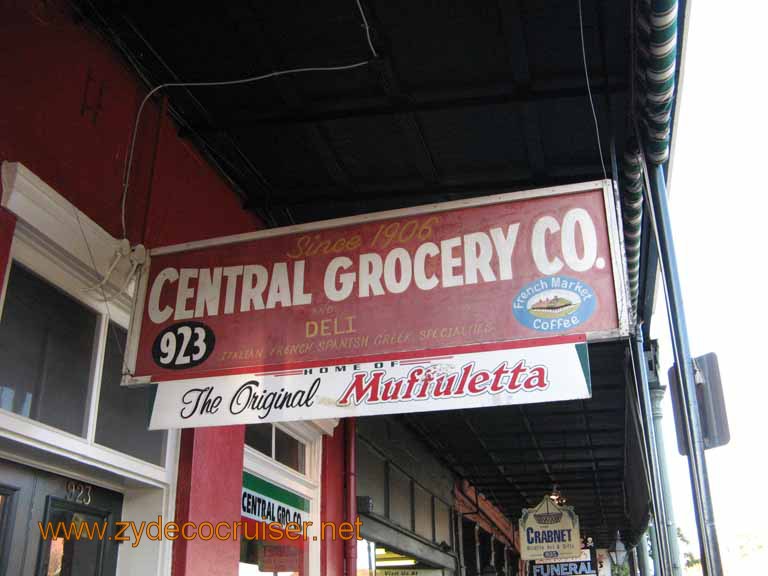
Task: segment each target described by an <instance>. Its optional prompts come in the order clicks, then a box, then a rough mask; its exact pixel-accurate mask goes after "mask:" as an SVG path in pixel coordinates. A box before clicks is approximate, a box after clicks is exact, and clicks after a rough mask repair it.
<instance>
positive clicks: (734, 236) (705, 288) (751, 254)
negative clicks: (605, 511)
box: [651, 0, 768, 574]
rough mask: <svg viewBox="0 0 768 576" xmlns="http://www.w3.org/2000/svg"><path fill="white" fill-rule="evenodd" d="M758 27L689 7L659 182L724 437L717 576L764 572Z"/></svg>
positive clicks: (681, 503) (725, 13) (678, 496)
mask: <svg viewBox="0 0 768 576" xmlns="http://www.w3.org/2000/svg"><path fill="white" fill-rule="evenodd" d="M766 22H768V6H767V5H766V3H763V2H754V1H744V0H738V1H735V2H731V3H728V5H727V9H726V7H725V5H723V4H722V3H718V2H692V6H691V12H690V22H689V24H688V41H687V47H686V50H685V59H684V67H683V80H682V90H681V92H680V93H679V96H678V106H679V113H678V117H677V120H676V131H677V132H676V142H675V145H674V150H673V160H672V166H671V170H670V175H669V176H670V184H669V194H670V211H671V218H672V226H673V233H674V238H675V244H676V250H677V256H678V264H679V274H680V278H681V284H682V290H683V298H684V307H685V312H686V317H687V323H688V335H689V340H690V345H691V353H692V354H693V356H700V355H702V354H705V353H708V352H716V353H717V355H718V359H719V364H720V374H721V378H722V382H723V388H724V394H725V402H726V407H727V411H728V419H729V425H730V432H731V441H730V443H729V444H728V445H726V446H723V447H720V448H715V449H712V450H708V451H707V452H706V455H707V465H708V470H709V475H710V485H711V490H712V497H713V503H714V513H715V522H716V527H717V531H718V537H719V540H720V548H721V553H722V555H723V563H724V573H725V574H736V573H745V574H746V573H750V574H765V573H766V572H767V571H768V568H766V566H768V525H766V517H767V516H768V499H766V497H765V496H764V495H763V494H762V492H763V488H762V485H763V484H764V483H765V479H766V472H768V464H766V457H768V450H766V446H765V442H766V437H768V430H766V424H768V370H766V367H765V365H764V364H763V362H764V361H766V360H768V347H767V346H766V342H765V341H764V340H763V334H764V333H765V327H766V326H768V313H766V309H768V307H766V305H765V303H764V301H765V300H766V297H765V292H764V290H765V289H766V287H768V275H766V272H765V268H763V262H764V261H765V259H766V256H768V241H767V239H766V234H768V183H767V180H766V177H765V175H764V174H763V169H765V168H766V167H767V166H768V158H766V156H767V152H768V147H767V146H766V138H767V137H768V113H767V112H766V106H767V105H768V99H767V98H766V87H767V86H768V81H766V77H768V74H766V73H765V72H764V71H765V70H766V69H767V68H768V67H766V64H765V62H764V61H765V59H766V57H767V56H768V41H767V40H766V37H767V36H768V30H767V29H766V27H765V23H766ZM656 302H657V309H656V311H655V315H654V319H653V322H652V327H651V328H652V332H651V333H652V336H654V337H656V338H658V339H659V342H660V345H661V346H662V350H661V367H660V370H661V372H662V373H663V374H662V377H663V378H664V379H666V372H667V369H668V368H669V367H670V366H671V365H672V355H671V348H670V347H669V343H668V338H669V337H668V334H669V331H668V324H667V321H666V311H665V308H664V294H663V292H662V291H659V293H658V294H657V299H656ZM665 402H666V405H665V422H664V423H665V441H666V444H667V461H668V464H669V467H670V477H671V483H672V492H673V495H674V506H675V516H676V520H677V523H678V525H679V526H680V527H681V529H682V530H683V533H684V534H685V535H686V536H687V537H688V538H689V539H691V540H694V546H693V547H692V551H694V552H695V554H696V555H697V556H698V547H697V546H696V545H695V537H696V524H695V519H694V515H693V506H692V498H691V491H690V483H689V476H688V467H687V460H686V459H685V458H684V457H681V456H679V455H678V453H677V444H676V439H675V431H674V422H673V420H672V407H671V402H670V400H669V394H667V398H665ZM761 547H762V548H761Z"/></svg>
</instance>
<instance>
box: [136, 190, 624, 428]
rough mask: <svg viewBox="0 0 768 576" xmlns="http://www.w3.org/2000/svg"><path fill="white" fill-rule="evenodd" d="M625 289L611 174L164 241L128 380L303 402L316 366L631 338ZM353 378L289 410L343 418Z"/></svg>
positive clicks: (150, 273)
mask: <svg viewBox="0 0 768 576" xmlns="http://www.w3.org/2000/svg"><path fill="white" fill-rule="evenodd" d="M625 294H626V288H625V283H624V279H623V265H622V254H621V244H620V239H619V234H618V228H617V223H616V210H615V205H614V198H613V191H612V187H611V184H610V182H609V181H599V182H591V183H586V184H580V185H570V186H563V187H558V188H548V189H542V190H533V191H528V192H516V193H513V194H505V195H499V196H493V197H488V198H479V199H472V200H464V201H460V202H451V203H443V204H435V205H430V206H426V207H420V208H415V209H408V210H399V211H394V212H385V213H380V214H373V215H366V216H360V217H354V218H346V219H340V220H333V221H326V222H320V223H314V224H311V225H304V226H296V227H289V228H283V229H274V230H265V231H261V232H256V233H253V234H245V235H241V236H235V237H227V238H218V239H213V240H208V241H202V242H195V243H190V244H185V245H180V246H171V247H165V248H158V249H154V250H152V251H150V254H149V258H148V262H147V264H145V265H144V266H143V269H142V274H141V279H140V282H139V287H138V290H137V298H136V305H135V307H134V313H133V316H132V321H131V329H130V335H129V341H128V351H127V355H126V363H125V367H126V370H125V372H126V373H127V376H126V377H125V378H124V383H125V384H128V385H133V384H143V383H149V382H158V383H163V382H168V381H176V382H175V383H174V386H173V387H172V388H174V389H175V390H180V389H181V387H194V388H196V389H206V388H208V387H211V394H212V397H213V396H216V395H218V396H220V397H221V402H228V401H230V400H231V398H232V397H231V394H233V393H234V392H233V391H230V390H229V389H228V388H226V386H230V384H229V382H232V381H233V380H231V379H229V377H231V376H237V377H238V378H237V379H236V380H237V382H239V384H238V386H239V385H241V384H242V383H243V382H245V381H250V380H253V379H254V377H255V376H256V375H259V378H258V381H259V386H260V388H259V391H260V392H264V391H265V390H266V391H267V393H268V392H271V391H274V392H275V393H278V394H279V393H280V389H281V388H282V389H283V391H284V392H285V393H287V392H288V391H289V390H298V389H303V390H304V391H305V395H304V400H303V401H302V402H301V403H300V402H299V400H298V399H296V400H295V402H294V405H293V407H294V408H297V409H298V408H302V409H303V408H308V407H309V406H307V405H306V404H308V402H309V400H307V398H308V397H309V396H310V395H311V384H312V382H314V380H310V382H309V384H307V383H306V382H305V380H307V379H308V377H310V376H311V374H309V373H307V374H305V373H304V370H308V369H309V370H315V372H314V373H313V374H317V370H320V369H326V370H334V371H335V370H337V369H338V367H339V366H355V365H368V364H371V363H374V365H375V363H376V362H393V361H394V362H397V361H399V360H403V359H413V358H434V357H435V356H437V355H439V354H442V353H443V352H442V351H445V350H449V351H451V355H454V354H458V353H461V349H462V348H467V349H471V348H472V347H473V346H479V345H489V344H493V345H506V343H510V342H514V343H519V342H522V341H525V342H529V344H528V346H536V345H541V344H542V343H543V342H544V341H545V340H546V339H548V338H552V337H559V336H563V335H573V334H584V335H586V338H587V340H590V341H594V340H599V339H602V338H615V337H618V336H621V335H625V334H626V333H627V331H628V309H627V305H626V298H625ZM495 367H496V365H494V366H483V368H484V369H489V370H493V369H494V368H495ZM393 369H394V367H393V366H390V367H389V368H388V371H391V370H393ZM430 373H431V372H430ZM286 375H292V376H294V377H296V378H294V379H293V380H289V379H286ZM241 376H246V378H245V380H243V378H240V377H241ZM278 377H279V380H276V379H275V378H278ZM299 377H301V378H299ZM386 377H387V378H389V377H392V378H396V379H397V378H399V377H400V376H398V375H397V374H392V375H391V376H390V375H389V374H388V375H387V376H386ZM192 380H197V384H195V385H194V386H192V385H191V384H189V382H191V381H192ZM178 382H182V383H183V384H181V385H179V386H177V385H176V384H177V383H178ZM225 382H226V383H227V384H226V386H225V384H224V383H225ZM326 382H328V383H327V384H326ZM347 384H348V382H345V381H340V382H339V383H338V384H333V385H331V384H330V379H329V378H324V379H323V384H322V385H321V386H320V389H318V391H317V393H316V394H315V395H314V396H312V398H313V399H315V400H316V402H315V404H314V405H313V408H314V409H313V410H295V411H291V412H290V413H289V411H283V412H282V413H281V414H282V416H284V417H288V416H290V415H293V414H298V413H299V412H301V414H302V417H303V416H305V415H310V414H311V415H312V416H311V417H331V416H330V415H320V414H319V412H318V410H317V407H318V405H322V406H324V407H326V408H330V406H331V405H330V404H326V403H325V402H326V401H327V402H330V401H331V399H332V400H333V403H332V405H333V406H334V409H333V410H330V409H329V410H328V412H333V413H338V410H336V408H338V405H337V404H335V402H336V401H337V400H338V397H337V396H336V388H333V387H332V386H339V387H343V386H344V385H347ZM274 387H276V389H274V390H273V388H274ZM324 387H325V388H327V387H331V388H328V393H327V395H325V396H323V394H324V393H325V392H326V389H325V388H324ZM165 388H166V386H165V385H161V386H160V387H159V389H160V396H159V398H165V399H166V400H167V401H168V402H170V400H169V399H168V397H167V395H168V394H174V392H169V391H164V390H165ZM219 391H220V392H221V393H220V394H218V392H219ZM207 393H208V392H205V394H207ZM431 393H432V392H430V391H427V392H425V394H427V395H429V394H431ZM522 396H526V397H529V398H539V399H540V401H546V399H547V398H546V395H545V394H540V393H537V394H529V395H525V394H523V395H522ZM321 397H325V398H326V400H324V401H323V403H321V402H320V400H319V399H320V398H321ZM506 397H507V396H504V395H501V396H497V398H506ZM201 398H202V399H201V400H200V402H201V403H203V402H204V399H205V398H206V396H201ZM296 398H298V396H297V397H296ZM177 400H178V397H177ZM290 404H291V403H290V402H287V401H286V404H285V405H286V406H287V405H290ZM443 404H447V403H445V402H443ZM395 405H397V406H400V409H401V410H410V409H412V406H409V405H406V404H405V403H403V402H400V403H399V404H398V403H392V404H391V405H390V408H392V409H394V407H395ZM174 406H175V407H176V408H178V407H179V404H178V402H177V403H176V404H174ZM176 411H177V412H179V410H178V409H177V410H176ZM272 412H273V414H275V413H278V412H279V411H277V410H273V411H272ZM245 413H247V412H244V414H245ZM233 417H234V416H233ZM154 421H155V422H156V423H158V422H160V419H155V420H154ZM190 421H191V419H190Z"/></svg>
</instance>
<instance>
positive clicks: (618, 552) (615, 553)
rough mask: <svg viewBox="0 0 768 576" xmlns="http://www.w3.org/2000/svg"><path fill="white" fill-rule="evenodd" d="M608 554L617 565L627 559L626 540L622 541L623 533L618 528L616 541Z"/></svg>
mask: <svg viewBox="0 0 768 576" xmlns="http://www.w3.org/2000/svg"><path fill="white" fill-rule="evenodd" d="M608 554H609V555H610V557H611V562H613V563H614V564H616V565H617V566H621V565H622V564H624V562H625V561H626V559H627V549H626V547H625V546H624V542H622V541H621V534H619V531H618V530H616V542H614V543H613V546H611V547H610V548H609V549H608Z"/></svg>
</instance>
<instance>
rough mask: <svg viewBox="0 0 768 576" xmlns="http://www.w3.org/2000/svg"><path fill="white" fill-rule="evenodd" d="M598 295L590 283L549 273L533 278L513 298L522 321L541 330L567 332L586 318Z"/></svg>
mask: <svg viewBox="0 0 768 576" xmlns="http://www.w3.org/2000/svg"><path fill="white" fill-rule="evenodd" d="M596 306H597V298H596V297H595V292H594V291H593V290H592V288H591V287H590V286H588V285H587V284H586V283H584V282H583V281H581V280H576V279H574V278H569V277H567V276H547V277H546V278H539V279H538V280H534V281H533V282H529V283H528V284H526V285H525V286H523V288H522V289H521V290H520V292H518V294H517V296H515V299H514V300H513V302H512V312H513V313H514V315H515V318H516V319H517V321H518V322H520V323H521V324H522V325H524V326H527V327H528V328H532V329H533V330H538V331H540V332H566V331H568V330H572V329H574V328H576V327H577V326H579V325H581V324H583V323H584V322H586V321H587V320H588V319H589V318H590V317H591V316H592V314H593V313H594V312H595V308H596Z"/></svg>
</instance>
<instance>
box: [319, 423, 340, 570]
mask: <svg viewBox="0 0 768 576" xmlns="http://www.w3.org/2000/svg"><path fill="white" fill-rule="evenodd" d="M321 477H322V480H321V482H322V485H321V489H320V490H321V495H320V517H321V520H322V521H323V522H334V523H336V525H337V526H338V525H339V524H340V523H341V522H344V521H346V518H345V517H344V424H343V422H340V423H339V425H338V426H336V429H335V430H334V433H333V436H325V437H323V463H322V474H321ZM320 550H321V551H320V567H321V569H320V574H322V576H341V575H342V574H343V573H344V542H343V541H342V540H338V541H333V540H330V539H328V540H324V541H323V543H322V547H321V549H320Z"/></svg>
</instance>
